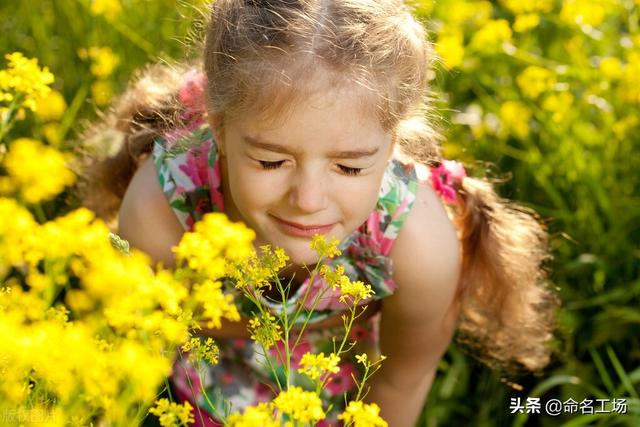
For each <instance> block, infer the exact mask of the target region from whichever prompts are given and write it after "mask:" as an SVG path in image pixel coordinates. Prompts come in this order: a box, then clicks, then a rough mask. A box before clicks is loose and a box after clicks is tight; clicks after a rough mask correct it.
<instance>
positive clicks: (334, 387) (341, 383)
mask: <svg viewBox="0 0 640 427" xmlns="http://www.w3.org/2000/svg"><path fill="white" fill-rule="evenodd" d="M351 375H353V376H354V377H356V379H358V377H359V373H358V371H356V368H355V367H354V366H353V363H351V362H345V363H342V364H340V372H338V373H337V374H334V375H332V376H331V377H329V381H328V382H327V386H326V390H328V391H329V393H330V394H331V395H333V396H336V395H338V394H342V393H346V392H348V391H351V390H353V389H354V387H355V385H356V384H355V382H354V381H353V378H352V377H351Z"/></svg>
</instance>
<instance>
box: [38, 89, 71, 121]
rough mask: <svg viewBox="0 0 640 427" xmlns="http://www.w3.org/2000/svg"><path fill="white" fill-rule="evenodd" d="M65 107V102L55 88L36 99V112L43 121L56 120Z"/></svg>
mask: <svg viewBox="0 0 640 427" xmlns="http://www.w3.org/2000/svg"><path fill="white" fill-rule="evenodd" d="M66 109H67V102H66V101H65V99H64V96H62V94H61V93H60V92H58V91H57V90H51V92H49V94H48V95H46V96H43V97H42V98H39V99H38V100H37V101H36V113H37V114H38V117H40V119H41V120H43V121H45V122H48V121H53V120H58V119H59V118H60V117H62V114H64V112H65V110H66Z"/></svg>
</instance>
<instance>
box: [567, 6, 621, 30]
mask: <svg viewBox="0 0 640 427" xmlns="http://www.w3.org/2000/svg"><path fill="white" fill-rule="evenodd" d="M614 6H615V5H614V4H613V3H612V1H611V0H565V1H563V2H562V9H561V10H560V19H561V20H562V21H564V22H566V23H567V24H572V25H590V26H592V27H597V26H598V25H600V24H601V23H602V21H604V18H605V17H606V16H607V13H608V10H609V9H610V8H611V7H614Z"/></svg>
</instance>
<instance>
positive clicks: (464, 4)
mask: <svg viewBox="0 0 640 427" xmlns="http://www.w3.org/2000/svg"><path fill="white" fill-rule="evenodd" d="M419 3H424V2H419ZM448 5H449V6H448V7H449V8H450V10H455V11H456V12H455V13H448V14H446V15H445V16H446V20H447V24H448V25H450V26H451V27H452V28H454V27H461V26H464V25H466V24H475V25H476V26H478V25H482V24H483V23H484V22H486V21H487V20H488V19H489V18H490V17H491V15H492V14H493V5H492V4H491V2H488V1H468V0H454V1H451V2H450V3H448Z"/></svg>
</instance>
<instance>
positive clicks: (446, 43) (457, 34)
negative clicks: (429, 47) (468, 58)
mask: <svg viewBox="0 0 640 427" xmlns="http://www.w3.org/2000/svg"><path fill="white" fill-rule="evenodd" d="M435 49H436V52H437V53H438V56H439V57H440V58H442V62H443V63H444V66H445V68H447V69H449V70H450V69H452V68H456V67H459V66H460V65H462V60H463V59H464V37H463V35H462V32H461V31H459V30H446V31H441V32H440V33H439V35H438V41H437V43H436V44H435Z"/></svg>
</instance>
